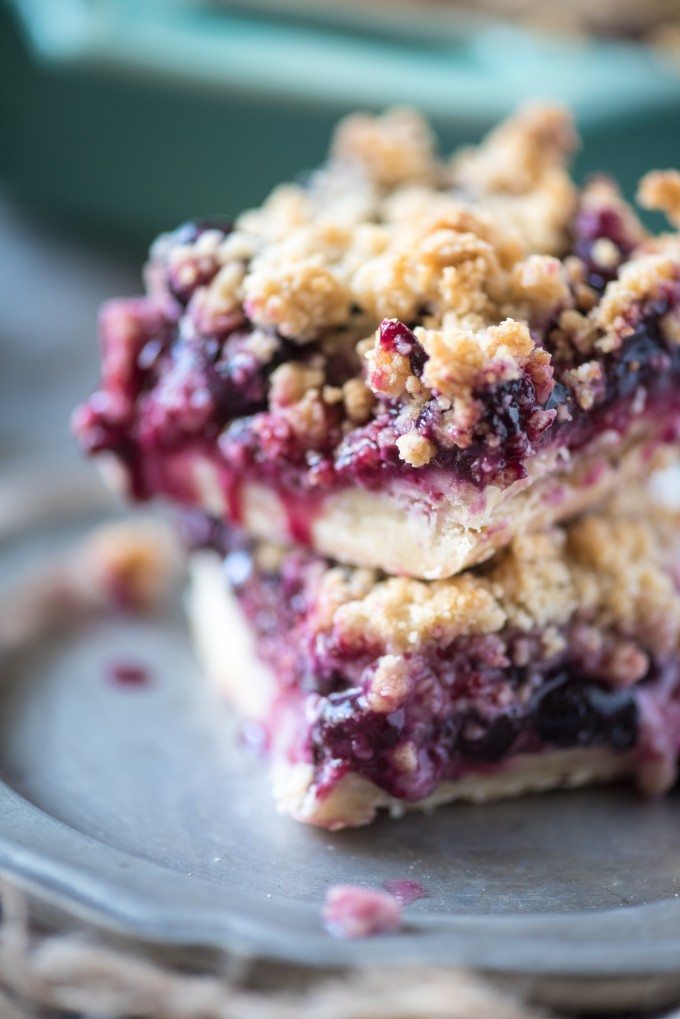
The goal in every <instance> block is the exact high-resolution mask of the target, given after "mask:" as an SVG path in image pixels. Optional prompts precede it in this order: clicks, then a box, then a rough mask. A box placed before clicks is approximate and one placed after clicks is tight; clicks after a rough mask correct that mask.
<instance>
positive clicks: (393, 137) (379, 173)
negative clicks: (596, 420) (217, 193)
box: [147, 106, 680, 468]
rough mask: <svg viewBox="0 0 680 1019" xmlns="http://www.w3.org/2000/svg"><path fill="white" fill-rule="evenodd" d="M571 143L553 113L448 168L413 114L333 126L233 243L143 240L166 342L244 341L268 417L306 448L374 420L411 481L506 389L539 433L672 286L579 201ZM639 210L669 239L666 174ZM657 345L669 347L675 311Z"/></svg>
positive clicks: (621, 229)
mask: <svg viewBox="0 0 680 1019" xmlns="http://www.w3.org/2000/svg"><path fill="white" fill-rule="evenodd" d="M575 144H576V139H575V135H574V131H573V127H572V124H571V121H570V118H569V116H568V114H567V113H566V112H565V111H564V110H562V109H561V108H559V107H553V106H534V107H528V108H526V109H524V110H522V111H520V112H519V113H518V114H517V115H516V116H515V117H513V118H511V119H509V120H508V121H507V122H505V123H504V124H502V125H501V126H500V127H498V128H497V129H496V130H495V131H493V132H492V133H491V134H490V135H489V136H488V137H487V139H486V140H485V141H484V142H483V143H482V144H481V145H480V146H478V147H476V148H471V149H466V150H463V151H462V152H459V153H458V154H456V155H455V156H454V158H453V159H451V160H450V161H448V162H444V161H442V160H440V159H439V158H438V157H437V155H436V151H435V145H434V139H433V137H432V134H431V132H430V130H429V128H428V127H427V125H426V124H425V123H424V122H423V121H422V120H421V118H420V117H419V116H418V115H417V114H415V113H414V112H411V111H409V110H392V111H390V112H388V113H386V114H385V115H383V116H382V117H376V116H372V115H369V114H357V115H354V116H351V117H349V118H347V119H346V120H345V121H343V122H342V123H341V124H340V125H339V127H338V129H337V131H336V135H335V138H334V142H333V145H332V148H331V153H330V159H329V162H328V163H327V165H326V166H325V167H323V168H322V169H321V170H319V171H317V172H316V173H315V174H314V175H312V177H311V179H310V180H309V182H308V183H306V184H305V185H294V184H288V185H285V186H283V187H280V188H277V189H276V190H275V191H274V192H273V193H272V195H271V196H270V197H269V199H268V200H267V201H266V202H265V203H264V205H263V206H262V207H261V208H260V209H257V210H253V211H250V212H247V213H245V214H244V215H242V216H241V217H240V218H239V219H238V220H237V221H236V223H235V224H234V225H233V226H232V225H231V224H230V225H228V226H227V225H226V224H212V223H209V224H206V225H205V226H203V227H200V224H199V225H198V226H199V227H200V229H196V224H194V225H192V226H193V231H192V229H191V228H180V230H179V231H177V232H176V233H175V234H170V235H165V236H163V237H161V238H160V239H159V241H157V242H156V244H155V245H154V247H153V249H152V254H151V260H150V263H149V265H148V267H147V285H148V289H149V292H150V294H151V295H152V297H157V298H158V299H159V300H160V301H163V300H167V298H168V296H169V297H170V298H171V299H172V301H173V302H175V303H177V302H178V303H179V305H180V307H181V309H182V310H181V312H180V313H181V316H182V322H181V329H182V331H183V335H188V334H190V333H191V331H192V330H194V331H195V332H196V333H197V334H199V335H201V336H207V337H218V338H219V337H224V336H225V335H228V334H230V333H233V332H234V331H235V330H238V329H239V327H240V326H244V327H247V331H245V335H244V336H242V337H241V338H240V339H239V343H240V348H239V353H240V355H242V356H248V357H250V358H251V359H254V360H255V362H256V363H258V364H260V365H261V366H262V367H263V371H265V372H266V371H268V370H269V368H270V367H271V366H273V365H275V364H276V362H277V359H279V360H283V361H284V362H285V363H283V364H279V366H278V367H275V368H274V370H273V371H272V372H271V374H270V375H269V379H268V381H267V382H266V383H265V389H266V401H267V404H268V408H269V412H270V413H272V414H273V415H275V417H277V418H278V419H280V420H282V421H284V422H285V423H286V425H287V426H289V427H290V428H291V429H292V432H293V433H294V434H295V435H296V436H297V438H298V440H299V442H300V443H303V444H306V447H307V448H308V449H313V448H315V446H316V448H320V447H321V446H322V445H323V441H324V436H326V437H327V435H328V432H329V429H330V428H331V423H332V426H333V427H335V428H338V427H339V428H340V437H342V434H345V435H347V434H348V433H349V432H350V431H351V430H352V429H353V428H355V427H357V426H361V425H364V424H365V423H367V422H369V421H370V420H371V418H372V417H373V416H375V415H376V414H377V412H378V410H379V409H380V408H384V407H386V406H389V407H390V408H391V412H392V411H394V415H393V421H392V426H393V428H394V429H395V431H396V433H397V437H396V440H393V441H394V442H395V444H396V449H397V451H398V455H399V457H400V458H401V460H402V461H404V462H405V463H407V464H409V465H411V466H412V467H414V468H420V467H423V466H425V465H426V464H428V463H429V462H430V461H431V460H432V458H433V457H434V456H435V454H436V452H437V450H438V448H444V449H446V448H454V447H456V448H458V449H465V448H467V447H468V446H470V444H471V443H472V442H473V440H474V438H475V436H477V435H478V429H479V427H480V422H481V420H482V416H483V413H484V405H483V401H482V400H481V399H480V395H481V394H483V393H484V392H488V391H489V390H492V389H493V388H494V387H497V386H499V385H502V384H505V383H510V382H513V381H514V382H519V381H520V380H528V381H529V382H530V384H531V385H532V386H533V393H534V397H535V399H534V410H533V411H532V412H531V417H530V421H529V425H528V427H529V428H530V429H531V432H532V434H533V435H539V434H540V433H541V432H542V430H544V429H545V428H547V427H548V426H549V425H550V424H551V423H552V422H553V421H554V419H555V416H556V414H557V413H558V411H556V410H555V409H552V410H544V409H542V408H541V405H542V404H544V403H545V402H546V400H548V398H549V397H550V394H551V392H552V390H553V387H554V385H555V382H556V380H558V379H559V381H560V382H561V383H562V384H563V385H564V386H566V387H567V389H568V390H569V391H571V393H572V396H573V399H574V401H575V404H576V405H577V406H578V407H579V408H581V409H582V410H584V411H588V410H590V409H591V408H593V407H594V406H595V405H596V404H597V403H598V401H600V400H601V399H603V398H604V396H605V385H604V378H603V368H602V357H603V355H607V354H612V353H615V352H616V351H617V350H618V349H619V348H620V346H621V344H622V342H623V341H624V340H625V338H626V337H627V336H629V335H630V334H631V333H632V332H633V331H634V329H635V325H636V322H637V321H638V320H639V318H640V317H641V316H642V315H644V313H645V309H646V308H647V307H648V306H650V305H651V304H652V303H653V302H655V301H657V302H659V301H662V300H663V298H664V296H667V295H668V294H669V293H670V290H669V288H671V287H673V286H675V287H676V289H677V287H678V281H679V280H680V260H679V258H680V240H679V239H678V237H677V235H673V234H670V235H666V236H662V237H660V238H650V237H649V236H648V235H647V232H646V231H645V229H644V228H643V226H642V225H641V223H640V222H639V220H638V219H637V217H636V215H635V213H634V212H633V210H632V209H631V208H630V207H629V206H628V205H627V204H626V203H625V202H624V201H623V199H622V198H621V196H620V194H619V193H618V191H617V190H616V188H615V186H614V185H613V184H612V183H611V182H609V181H607V180H604V179H596V180H594V181H592V182H591V183H590V184H589V185H587V186H586V187H585V188H584V189H583V190H582V191H581V192H580V193H579V192H577V190H576V188H575V186H574V185H573V183H572V182H571V180H570V178H569V175H568V172H567V170H566V163H567V160H568V157H569V155H570V153H571V152H572V150H573V148H574V146H575ZM639 197H640V202H641V204H643V205H644V206H645V207H648V208H651V207H654V208H660V209H662V210H663V211H665V212H666V214H667V215H668V217H669V219H670V220H671V221H672V222H674V223H675V224H677V223H678V222H680V174H677V173H675V172H671V171H664V172H657V173H652V174H649V175H648V176H647V177H646V178H645V179H644V180H643V181H642V184H641V188H640V195H639ZM669 303H671V304H672V303H673V302H669ZM677 303H678V302H677V301H675V304H677ZM180 313H178V314H180ZM662 333H663V335H664V336H666V337H667V338H669V339H671V340H672V341H673V342H677V340H678V337H679V336H680V321H679V319H678V313H677V311H672V310H671V311H669V312H668V314H667V315H666V316H665V318H664V320H663V321H662ZM397 334H398V335H397ZM283 345H285V346H286V351H287V353H284V354H282V353H281V352H282V349H283ZM339 366H341V367H339ZM428 405H430V406H431V407H432V408H434V410H435V413H434V414H433V415H431V418H433V420H434V423H433V422H432V421H430V423H429V425H428V427H427V428H423V427H422V425H421V421H422V412H423V409H424V408H425V407H426V406H428Z"/></svg>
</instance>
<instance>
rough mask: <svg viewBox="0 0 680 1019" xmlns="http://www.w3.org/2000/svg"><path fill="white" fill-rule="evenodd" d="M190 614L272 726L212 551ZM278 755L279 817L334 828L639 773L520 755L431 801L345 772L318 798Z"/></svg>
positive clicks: (204, 654)
mask: <svg viewBox="0 0 680 1019" xmlns="http://www.w3.org/2000/svg"><path fill="white" fill-rule="evenodd" d="M188 613H189V619H190V622H191V626H192V630H193V636H194V641H195V646H196V649H197V652H198V655H199V658H200V660H201V662H202V664H203V667H204V669H205V671H206V673H207V675H208V677H209V679H210V681H211V682H212V683H213V684H214V686H215V687H216V688H217V689H218V690H219V692H220V693H222V694H223V695H225V696H226V697H227V698H228V699H229V701H230V702H231V703H232V704H233V705H234V707H235V709H236V711H237V712H238V713H239V715H241V716H242V717H244V718H246V719H251V720H259V721H263V722H266V719H267V716H268V712H269V709H270V707H271V705H272V701H273V698H274V696H275V693H276V681H275V678H274V675H273V673H272V672H271V670H270V669H269V668H268V667H267V666H266V665H264V664H263V663H262V662H261V661H260V660H259V659H258V657H257V654H256V651H255V640H254V637H253V636H252V634H251V632H250V628H249V626H248V624H247V623H246V621H245V620H244V618H243V616H242V614H241V610H240V608H239V606H238V603H237V601H236V599H235V598H233V596H232V595H231V594H230V593H229V590H228V587H227V581H226V578H225V577H224V576H223V574H222V570H221V563H220V560H219V557H218V556H217V555H216V554H214V553H212V552H198V553H194V554H193V555H192V561H191V586H190V589H189V594H188ZM274 757H275V759H274V761H273V765H272V777H273V788H274V796H275V799H276V803H277V809H278V810H279V812H280V813H282V814H286V815H288V816H290V817H293V818H294V819H295V820H297V821H302V822H304V823H306V824H312V825H317V826H319V827H322V828H327V829H329V830H336V829H339V828H345V827H359V826H361V825H364V824H368V823H369V822H370V821H372V820H373V818H374V817H375V815H376V813H377V812H378V810H381V809H385V810H388V811H389V812H390V813H391V814H393V815H400V814H402V813H404V812H405V811H406V810H411V809H422V810H429V809H432V808H434V807H437V806H441V805H443V804H445V803H452V802H455V801H467V802H472V803H486V802H488V801H491V800H498V799H504V798H509V797H514V796H521V795H524V794H525V793H532V792H547V791H548V790H551V789H559V788H574V787H577V786H584V785H591V784H595V783H600V782H609V781H613V780H615V779H618V778H623V777H625V776H627V775H630V774H632V772H633V758H632V755H631V754H628V753H614V752H612V751H609V750H606V749H603V748H575V749H570V750H555V751H548V752H546V753H540V754H518V755H516V756H515V757H513V758H509V759H508V760H507V761H506V762H504V764H503V766H502V768H501V769H500V770H497V771H494V772H493V773H491V774H490V773H488V771H487V773H480V774H468V775H465V776H464V777H462V778H460V779H457V780H455V781H446V782H442V783H441V784H440V785H439V787H438V788H437V789H436V790H435V791H434V792H433V793H432V794H431V795H430V796H428V797H427V798H425V799H423V800H420V801H417V802H406V801H404V800H399V799H396V798H394V797H392V796H389V795H388V794H387V793H386V792H384V790H382V789H380V788H379V787H378V786H376V785H375V784H374V783H372V782H370V781H368V780H367V779H365V778H363V777H362V776H360V775H357V774H354V773H350V774H348V775H345V776H344V777H343V778H342V779H341V780H340V781H339V782H338V784H337V785H336V786H335V787H334V788H333V789H332V791H331V792H330V793H326V794H324V795H323V796H319V795H318V793H317V790H316V788H315V785H314V774H313V768H312V766H311V765H309V764H306V763H302V762H297V763H291V762H289V761H287V760H286V759H285V758H284V757H282V756H279V757H278V758H277V757H276V755H274Z"/></svg>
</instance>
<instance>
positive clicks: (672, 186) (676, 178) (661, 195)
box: [637, 170, 680, 228]
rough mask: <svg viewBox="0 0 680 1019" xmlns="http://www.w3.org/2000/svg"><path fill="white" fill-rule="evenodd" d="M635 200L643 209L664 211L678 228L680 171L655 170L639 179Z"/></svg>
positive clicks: (679, 225)
mask: <svg viewBox="0 0 680 1019" xmlns="http://www.w3.org/2000/svg"><path fill="white" fill-rule="evenodd" d="M637 200H638V202H639V203H640V205H641V206H642V207H643V209H658V210H659V211H660V212H664V213H665V214H666V216H667V217H668V219H669V221H670V222H671V223H672V224H673V226H675V227H678V228H680V171H678V170H655V171H652V172H651V173H648V174H646V175H645V176H644V177H643V178H642V180H641V181H640V187H639V189H638V194H637Z"/></svg>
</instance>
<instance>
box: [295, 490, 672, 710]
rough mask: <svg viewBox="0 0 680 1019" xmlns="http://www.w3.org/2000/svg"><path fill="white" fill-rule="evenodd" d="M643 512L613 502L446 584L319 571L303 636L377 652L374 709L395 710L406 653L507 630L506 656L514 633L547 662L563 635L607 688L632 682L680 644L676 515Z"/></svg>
mask: <svg viewBox="0 0 680 1019" xmlns="http://www.w3.org/2000/svg"><path fill="white" fill-rule="evenodd" d="M660 512H661V511H659V510H658V508H655V510H654V515H655V519H656V516H657V515H658V514H659V513H660ZM649 514H650V506H649V505H648V504H646V505H645V506H637V507H636V508H635V509H631V508H630V507H628V508H625V509H624V508H621V507H619V508H615V509H613V510H612V511H611V513H609V514H602V513H600V514H593V515H589V516H586V517H583V518H581V519H580V520H577V521H576V522H574V523H572V524H570V525H568V526H566V527H561V528H557V527H556V528H553V529H551V530H547V531H543V532H535V533H530V534H527V535H524V536H521V537H518V538H516V539H515V540H514V542H513V544H512V545H511V547H510V548H509V549H508V550H507V551H505V552H504V553H502V554H501V555H500V556H499V557H497V558H496V559H495V560H494V561H493V562H492V563H491V564H489V565H488V566H487V567H482V568H478V569H477V570H475V571H474V572H469V573H464V574H461V575H459V576H457V577H452V578H450V579H448V580H442V581H432V582H427V583H425V582H422V581H417V580H412V579H409V578H404V577H389V578H381V577H380V576H379V575H378V574H376V573H375V572H373V571H371V570H351V569H348V568H344V567H331V568H328V569H326V570H323V571H319V573H318V575H317V577H316V580H315V581H314V583H315V585H316V590H315V600H314V602H313V604H314V608H313V610H312V615H311V618H310V622H311V625H312V629H313V630H314V632H316V633H317V634H326V635H330V638H331V639H332V640H333V641H334V642H337V643H338V645H339V646H340V647H342V648H343V649H344V650H345V651H346V652H348V653H351V650H352V648H354V649H356V650H361V649H362V648H373V649H375V648H377V649H378V653H379V655H380V657H379V658H378V666H377V671H376V673H375V677H374V679H373V681H372V684H371V691H369V695H370V697H371V699H372V700H373V701H375V703H373V704H372V707H373V709H374V710H378V711H380V710H382V711H393V710H394V709H395V707H397V706H398V703H399V702H400V699H402V700H403V698H404V697H406V695H407V694H408V691H409V675H410V671H409V669H410V667H409V664H408V656H409V655H410V654H412V653H414V652H417V651H420V650H423V649H424V648H426V647H427V645H428V644H429V645H434V646H438V647H447V646H449V645H450V644H451V643H452V642H453V641H455V640H457V639H459V638H474V637H477V636H484V635H491V634H498V635H499V636H502V633H506V634H508V633H512V634H514V636H515V640H514V654H515V657H517V656H518V655H520V656H521V654H522V651H521V648H522V642H521V641H517V639H516V638H517V635H518V634H520V635H521V634H526V635H527V637H529V636H530V635H531V636H533V637H536V636H538V638H539V649H540V651H539V653H538V657H539V658H550V657H551V655H553V654H557V653H560V652H561V651H563V650H565V638H564V632H565V629H566V628H570V632H571V634H572V636H571V638H570V649H571V651H572V652H573V651H574V650H575V649H576V650H577V652H578V653H581V654H583V655H588V656H589V660H590V661H591V662H592V661H593V660H595V659H597V661H598V666H599V669H600V672H601V674H602V675H603V676H605V677H606V679H607V680H608V681H609V682H610V683H611V685H613V686H615V687H616V686H627V685H630V684H632V683H634V682H637V681H638V680H639V679H641V678H642V676H644V675H645V673H646V671H647V669H648V667H649V655H653V656H658V657H660V658H663V657H664V656H668V655H670V654H672V653H674V652H677V649H678V647H679V646H680V594H679V593H678V590H677V588H676V586H675V585H674V583H673V580H672V577H671V573H670V571H669V566H668V560H669V556H672V555H674V554H676V552H677V532H676V529H677V524H678V521H677V516H673V515H672V514H668V517H669V519H668V520H667V521H666V523H665V526H663V525H662V526H661V527H660V528H656V527H654V526H652V525H651V524H650V523H649ZM662 515H663V514H662ZM671 517H672V520H671ZM662 524H663V522H662ZM660 535H661V537H660ZM499 649H500V652H502V653H505V652H504V651H503V646H502V644H499ZM535 654H536V649H534V652H533V654H532V657H535ZM506 664H509V663H508V662H506ZM515 664H518V665H521V664H526V663H525V662H524V661H521V660H519V661H515ZM381 705H382V706H381Z"/></svg>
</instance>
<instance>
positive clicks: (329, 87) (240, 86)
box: [0, 0, 680, 243]
mask: <svg viewBox="0 0 680 1019" xmlns="http://www.w3.org/2000/svg"><path fill="white" fill-rule="evenodd" d="M594 2H596V0H594ZM641 2H642V0H641ZM273 6H274V7H275V6H276V5H273ZM285 6H286V5H285V4H280V5H279V7H278V11H279V13H278V15H277V13H276V11H273V12H272V5H270V10H269V13H267V12H266V11H264V10H262V9H261V8H258V7H256V6H253V5H250V7H249V5H248V4H247V2H246V0H241V3H239V4H235V5H231V4H229V3H226V2H223V3H221V4H209V3H200V2H198V0H194V2H180V0H164V2H158V0H128V2H126V0H14V2H10V0H0V182H2V183H4V185H5V187H6V188H7V189H8V190H9V193H10V194H12V195H15V196H18V197H20V198H21V199H22V200H24V201H27V202H29V203H32V204H33V205H34V206H37V207H39V208H41V209H44V210H51V211H52V212H56V213H58V214H59V215H61V216H62V217H65V218H66V219H67V220H68V221H69V222H70V223H78V224H86V225H88V226H90V227H94V228H95V229H96V230H97V232H98V234H99V235H100V236H110V237H113V236H114V235H117V236H119V237H120V236H123V237H125V238H130V239H134V240H135V241H143V242H144V243H146V242H148V241H149V239H150V238H151V237H152V236H153V235H154V234H155V233H157V232H158V231H159V230H161V229H163V228H167V227H169V226H172V225H174V224H175V223H177V222H179V221H181V220H183V219H186V218H187V217H189V216H193V215H197V214H206V213H211V212H224V213H227V214H234V213H235V212H237V211H238V210H239V209H241V208H243V207H244V206H248V205H252V204H255V203H258V202H259V201H260V200H261V199H262V198H263V197H264V195H265V194H266V193H267V192H268V191H269V189H270V188H271V187H272V186H273V185H274V184H275V183H277V182H278V181H281V180H284V179H287V178H290V177H292V176H294V175H295V174H296V173H298V172H299V171H301V170H304V169H305V168H308V167H311V166H314V165H315V164H317V163H318V162H319V161H320V159H321V158H322V157H323V154H324V152H325V149H326V146H327V143H328V138H329V135H330V131H331V128H332V126H333V124H334V123H335V121H336V120H337V119H338V118H339V117H340V116H341V115H342V114H344V113H346V112H348V111H349V110H352V109H355V108H357V107H361V108H369V109H370V108H381V107H384V106H386V105H389V104H393V103H411V104H414V105H416V106H418V107H420V108H421V109H423V110H424V111H425V112H426V113H427V114H429V115H430V117H431V118H432V120H433V122H434V124H435V126H436V128H437V131H438V133H439V135H440V137H441V140H442V144H443V145H444V147H445V148H447V147H449V148H450V147H453V146H454V145H455V144H457V143H459V142H461V141H470V140H473V139H475V138H477V137H479V135H480V134H482V133H483V131H485V130H486V129H488V128H489V127H490V126H491V125H492V124H493V123H494V122H495V121H496V120H498V119H499V118H500V117H501V116H502V115H504V114H505V113H507V112H508V111H509V110H510V109H511V108H512V107H513V106H515V105H516V104H517V103H518V102H521V101H522V100H524V99H527V98H531V97H540V98H559V99H562V100H564V101H565V102H567V103H568V104H569V105H570V106H571V107H572V108H573V109H574V111H575V113H576V116H577V119H578V125H579V129H580V131H581V134H582V136H583V140H584V147H583V149H582V151H581V153H580V155H579V157H578V161H577V167H576V170H577V174H578V175H583V174H584V173H587V172H589V171H592V170H596V169H598V170H599V169H604V170H608V171H611V172H613V173H615V174H616V175H617V176H618V177H619V179H621V180H622V181H623V183H624V185H625V187H626V189H627V191H628V192H629V193H632V191H633V190H634V186H635V182H636V180H637V178H638V177H639V176H640V175H641V174H642V173H643V172H644V171H645V170H647V169H649V168H650V167H655V166H668V165H674V164H675V165H677V164H678V163H680V158H679V157H680V146H679V144H678V139H679V138H680V76H679V75H678V74H677V72H676V70H674V69H673V68H672V67H671V66H670V65H668V64H666V63H664V62H663V61H662V59H661V58H660V57H659V56H657V55H656V54H655V53H654V52H653V50H652V49H650V48H649V47H647V46H643V45H640V44H636V43H634V42H625V41H619V42H616V41H602V40H599V41H598V40H587V39H573V38H571V39H568V38H563V39H560V38H559V37H555V36H553V37H549V36H538V35H531V34H529V33H528V32H525V31H523V30H522V29H520V28H515V27H512V26H508V25H500V24H498V25H497V24H494V23H492V22H489V21H488V20H486V21H484V22H480V23H477V22H476V21H475V19H474V17H472V18H461V16H460V14H458V15H455V16H454V14H451V15H450V16H448V17H443V16H441V15H440V16H439V17H438V18H437V19H435V20H433V21H428V20H427V18H426V17H425V15H423V16H422V17H418V16H417V14H414V13H413V10H414V8H413V6H412V5H407V6H406V7H405V8H404V10H405V13H404V16H403V18H399V19H397V20H396V21H395V20H394V19H393V20H392V21H391V22H384V21H383V23H382V24H381V23H380V19H379V18H376V15H375V10H374V7H373V6H372V5H370V4H367V5H366V11H367V17H366V19H364V21H362V19H361V18H360V17H358V16H357V15H356V8H355V11H354V14H353V16H352V18H349V17H347V18H345V19H343V16H342V10H343V8H342V5H341V4H339V3H335V4H333V5H332V10H333V12H334V16H333V17H330V18H329V17H326V18H316V19H314V18H301V17H292V16H285V13H284V12H285ZM322 6H323V5H322ZM440 7H441V9H444V7H445V5H443V4H442V5H440ZM473 9H474V5H472V4H471V5H470V10H471V11H473ZM371 12H373V13H371ZM327 13H328V12H327Z"/></svg>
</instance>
